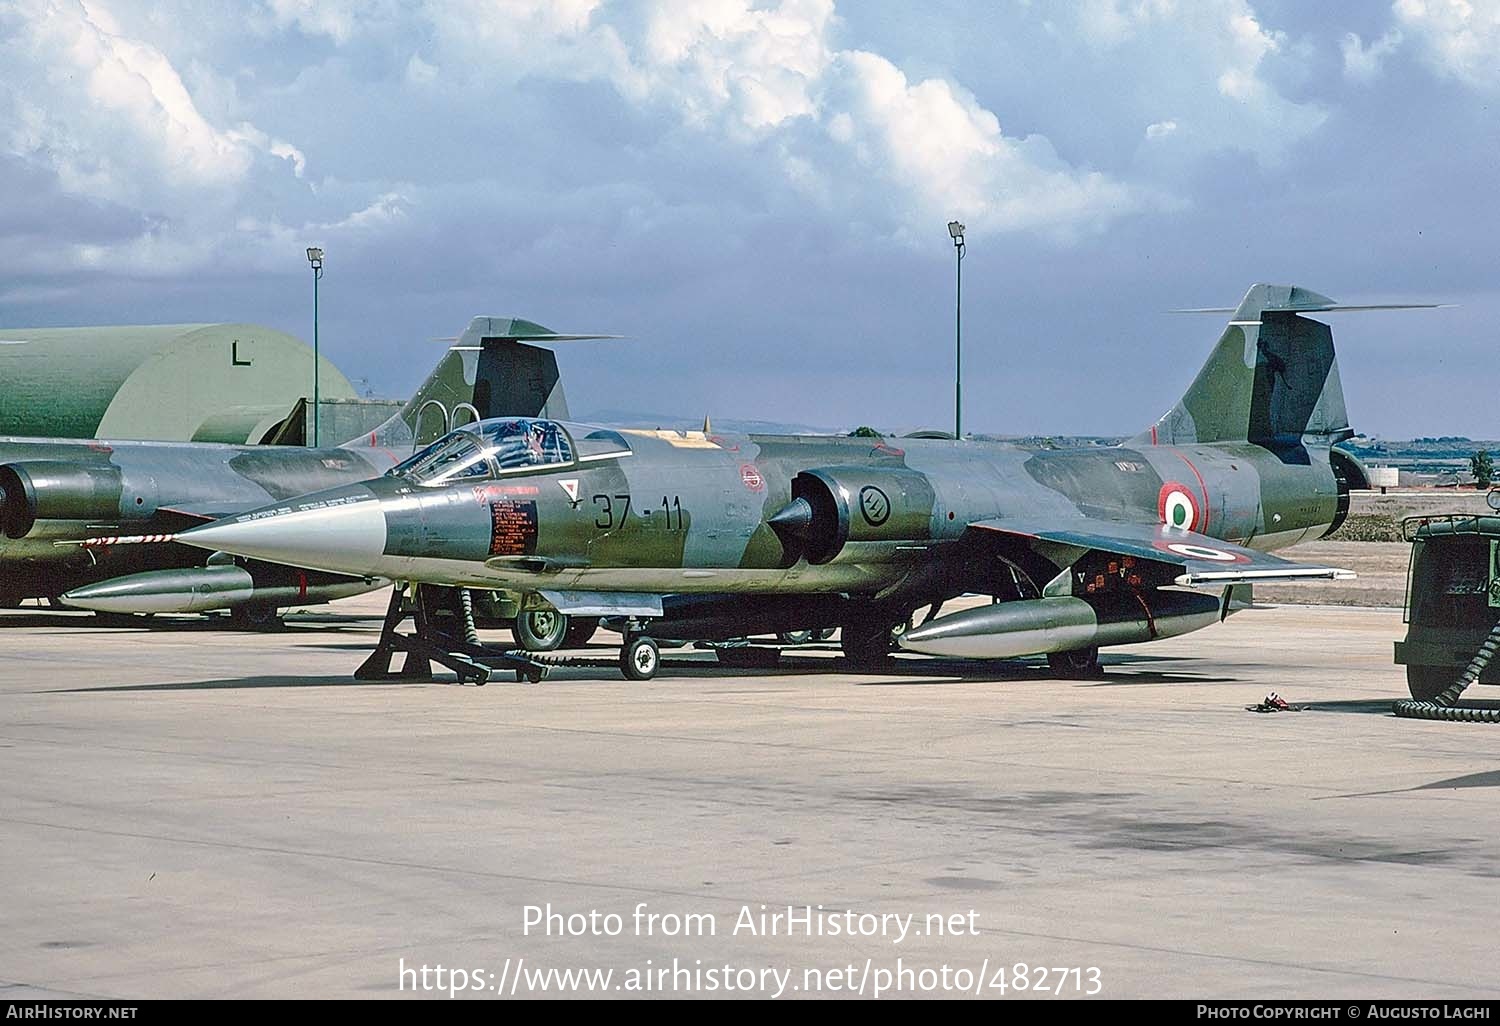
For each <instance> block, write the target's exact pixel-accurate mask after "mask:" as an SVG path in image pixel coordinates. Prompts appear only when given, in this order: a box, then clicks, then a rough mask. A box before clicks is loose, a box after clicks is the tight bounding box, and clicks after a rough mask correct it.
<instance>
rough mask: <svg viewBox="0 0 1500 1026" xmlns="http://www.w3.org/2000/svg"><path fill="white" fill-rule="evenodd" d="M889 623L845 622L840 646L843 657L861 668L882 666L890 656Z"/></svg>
mask: <svg viewBox="0 0 1500 1026" xmlns="http://www.w3.org/2000/svg"><path fill="white" fill-rule="evenodd" d="M891 626H892V625H891V624H888V623H876V624H870V623H851V624H845V625H844V628H843V631H844V634H843V639H842V641H841V646H842V648H843V650H844V657H845V658H846V659H848V660H849V661H850V662H851V663H853V664H854V665H855V666H858V667H861V668H870V669H873V668H877V667H880V666H884V665H885V663H886V662H887V661H889V659H890V658H891Z"/></svg>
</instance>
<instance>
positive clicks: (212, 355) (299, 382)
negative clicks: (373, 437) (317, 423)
mask: <svg viewBox="0 0 1500 1026" xmlns="http://www.w3.org/2000/svg"><path fill="white" fill-rule="evenodd" d="M312 380H313V353H312V348H311V347H310V346H308V345H307V343H305V342H303V341H302V340H301V339H299V338H297V337H295V336H293V335H288V334H286V333H285V332H281V331H276V330H274V329H272V328H267V327H264V326H263V325H259V324H158V325H146V326H133V327H124V326H109V327H93V328H0V435H24V436H31V437H43V438H117V439H135V438H140V439H153V440H161V441H194V442H237V443H245V442H248V443H259V442H262V441H271V440H273V439H279V440H281V441H284V442H301V441H302V436H303V434H304V429H303V425H304V423H306V422H308V421H310V404H309V403H308V402H307V399H308V398H309V397H310V396H311V395H312ZM319 392H320V395H321V397H322V398H323V399H324V400H331V401H333V402H336V403H338V404H340V405H341V406H343V409H341V410H340V413H341V414H342V416H339V417H338V418H336V419H337V420H338V423H339V427H338V430H347V431H348V432H349V435H348V436H337V434H336V430H330V429H329V420H330V418H329V416H328V415H326V414H325V417H324V419H323V425H324V430H323V431H322V435H323V437H322V439H321V440H322V441H323V442H324V444H337V443H339V442H342V441H346V440H347V437H352V436H353V435H357V434H360V433H361V432H362V431H364V430H368V428H369V427H370V426H373V425H371V424H366V423H364V420H366V419H369V418H370V417H375V416H377V415H379V416H380V419H384V415H385V413H386V412H388V410H386V407H387V406H388V405H389V404H381V403H371V404H368V410H367V411H366V410H365V409H364V407H365V406H366V404H364V403H354V402H353V400H355V398H356V397H355V392H354V388H353V386H352V385H350V383H349V380H348V379H347V378H345V377H344V375H343V374H342V373H340V372H339V369H338V368H337V367H335V366H334V365H333V364H332V363H330V362H329V361H328V360H327V359H326V358H324V359H322V360H321V361H320V370H319ZM327 408H328V406H327V405H326V404H325V410H327ZM356 410H357V411H358V412H360V413H364V414H365V416H364V417H363V418H356V417H353V416H352V414H354V413H355V411H356ZM355 420H358V423H355V422H354V421H355ZM377 422H378V421H377ZM307 433H308V434H309V435H310V432H307ZM309 440H310V438H309Z"/></svg>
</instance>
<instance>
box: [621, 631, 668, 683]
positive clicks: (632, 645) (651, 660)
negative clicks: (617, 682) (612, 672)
mask: <svg viewBox="0 0 1500 1026" xmlns="http://www.w3.org/2000/svg"><path fill="white" fill-rule="evenodd" d="M660 668H661V650H660V649H658V648H657V647H656V642H655V641H653V640H651V639H650V638H643V637H640V636H635V637H627V638H626V639H625V644H624V645H623V646H621V648H620V672H621V673H623V674H625V679H626V680H650V679H651V678H652V677H655V676H656V671H657V670H658V669H660Z"/></svg>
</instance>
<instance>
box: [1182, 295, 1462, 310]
mask: <svg viewBox="0 0 1500 1026" xmlns="http://www.w3.org/2000/svg"><path fill="white" fill-rule="evenodd" d="M1320 298H1321V297H1320ZM1457 305H1458V304H1457V303H1366V304H1363V305H1359V304H1353V303H1335V302H1334V301H1333V300H1331V299H1329V300H1324V301H1323V302H1321V303H1303V304H1296V305H1294V304H1291V303H1285V304H1282V305H1279V306H1265V307H1262V308H1261V309H1262V312H1265V313H1353V312H1354V311H1357V310H1448V309H1451V308H1452V307H1455V306H1457ZM1167 312H1168V313H1193V314H1232V313H1236V312H1237V308H1236V307H1232V306H1200V307H1197V308H1195V309H1191V310H1168V311H1167Z"/></svg>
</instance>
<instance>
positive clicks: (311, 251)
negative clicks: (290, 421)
mask: <svg viewBox="0 0 1500 1026" xmlns="http://www.w3.org/2000/svg"><path fill="white" fill-rule="evenodd" d="M307 262H308V263H309V264H312V272H313V448H314V449H316V448H317V447H318V443H319V442H320V441H321V439H320V437H319V431H318V421H319V420H320V419H321V415H322V412H323V407H322V403H321V402H320V400H321V399H322V396H320V395H319V394H318V371H319V367H318V363H319V360H318V282H319V281H320V280H321V279H322V277H323V251H322V250H321V249H319V248H318V247H316V246H309V247H307Z"/></svg>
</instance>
